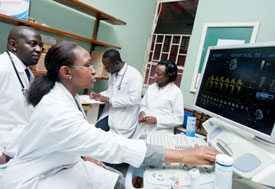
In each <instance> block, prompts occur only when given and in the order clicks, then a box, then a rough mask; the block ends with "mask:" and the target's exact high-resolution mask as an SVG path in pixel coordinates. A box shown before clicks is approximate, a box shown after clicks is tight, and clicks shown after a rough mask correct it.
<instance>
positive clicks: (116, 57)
mask: <svg viewBox="0 0 275 189" xmlns="http://www.w3.org/2000/svg"><path fill="white" fill-rule="evenodd" d="M103 58H109V60H110V63H115V62H117V61H119V62H122V60H121V58H120V54H119V52H118V51H117V50H115V49H110V50H107V51H106V52H105V53H104V54H103Z"/></svg>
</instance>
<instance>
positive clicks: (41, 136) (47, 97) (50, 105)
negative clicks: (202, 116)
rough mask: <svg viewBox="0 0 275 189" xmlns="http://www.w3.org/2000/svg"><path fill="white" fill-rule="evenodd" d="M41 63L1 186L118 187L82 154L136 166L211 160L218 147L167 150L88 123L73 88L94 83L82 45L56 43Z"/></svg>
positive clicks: (112, 175)
mask: <svg viewBox="0 0 275 189" xmlns="http://www.w3.org/2000/svg"><path fill="white" fill-rule="evenodd" d="M45 66H46V68H47V74H46V75H43V76H38V77H36V78H35V80H34V81H33V83H32V85H31V87H30V90H29V94H28V101H29V102H30V103H31V104H32V105H34V106H35V110H34V113H33V115H32V118H31V120H30V123H29V125H27V127H26V128H25V130H24V132H23V136H22V140H21V143H20V145H19V148H18V151H17V153H16V155H15V157H14V159H12V160H10V162H9V165H8V168H7V169H6V172H5V174H4V176H3V177H2V186H1V188H2V189H10V188H20V189H23V188H24V189H34V188H39V189H41V188H47V189H49V188H51V189H54V188H66V189H71V188H72V189H81V188H104V189H105V188H120V187H119V186H118V183H117V178H118V174H116V173H113V172H110V171H108V170H107V169H104V168H102V167H99V166H97V165H96V164H94V163H91V162H90V161H84V160H83V159H82V158H81V157H83V156H85V157H90V158H94V159H96V160H100V161H104V162H109V163H121V162H126V163H129V164H131V165H133V166H135V167H139V166H140V165H141V164H144V165H148V164H153V165H160V164H161V163H162V162H182V163H185V164H193V165H194V164H211V163H213V162H214V161H215V155H216V154H217V153H218V152H217V151H216V150H214V149H212V148H208V147H198V148H194V149H191V150H184V151H176V150H165V149H164V148H162V147H158V146H153V145H146V144H145V143H144V141H141V140H140V141H139V140H130V139H126V138H124V137H122V136H119V135H117V134H113V133H109V132H104V131H102V130H101V129H97V128H95V127H94V126H93V125H90V124H89V123H88V122H87V121H86V119H85V116H84V115H83V110H82V108H81V106H80V103H79V100H78V95H77V92H78V90H79V89H81V88H92V87H93V85H94V83H95V70H94V69H93V67H92V65H91V57H90V55H89V53H88V52H87V51H86V50H85V49H83V48H82V47H80V46H78V45H76V44H72V43H59V44H56V45H54V46H53V47H52V48H51V49H49V51H48V53H47V55H46V59H45ZM84 159H86V158H84Z"/></svg>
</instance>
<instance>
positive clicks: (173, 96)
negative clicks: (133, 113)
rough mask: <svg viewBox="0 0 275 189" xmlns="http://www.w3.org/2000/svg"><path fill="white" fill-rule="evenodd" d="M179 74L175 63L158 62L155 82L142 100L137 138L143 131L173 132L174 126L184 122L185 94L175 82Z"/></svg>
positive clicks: (167, 61)
mask: <svg viewBox="0 0 275 189" xmlns="http://www.w3.org/2000/svg"><path fill="white" fill-rule="evenodd" d="M177 75H178V68H177V65H176V64H175V63H173V62H171V61H169V60H162V61H161V62H159V63H158V64H157V67H156V72H155V75H154V77H155V83H154V84H152V85H150V86H149V88H148V90H147V91H146V93H145V95H144V97H143V99H142V102H141V108H140V113H139V116H138V121H139V123H140V124H139V126H138V128H137V130H136V134H135V137H136V138H138V136H139V135H140V134H143V133H170V134H173V133H174V127H176V126H178V125H181V124H182V123H183V118H184V104H183V95H182V92H181V90H180V89H179V88H178V87H177V86H176V85H175V84H174V81H175V80H176V78H177Z"/></svg>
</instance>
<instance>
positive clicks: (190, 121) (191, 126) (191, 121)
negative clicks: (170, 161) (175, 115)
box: [186, 115, 197, 137]
mask: <svg viewBox="0 0 275 189" xmlns="http://www.w3.org/2000/svg"><path fill="white" fill-rule="evenodd" d="M196 121H197V118H196V117H195V115H192V116H188V118H187V123H186V136H189V137H195V131H196Z"/></svg>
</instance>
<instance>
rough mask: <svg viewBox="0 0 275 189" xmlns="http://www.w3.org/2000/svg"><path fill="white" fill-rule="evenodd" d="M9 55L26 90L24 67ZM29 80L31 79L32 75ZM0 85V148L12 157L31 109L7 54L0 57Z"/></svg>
mask: <svg viewBox="0 0 275 189" xmlns="http://www.w3.org/2000/svg"><path fill="white" fill-rule="evenodd" d="M10 55H11V57H12V59H13V61H14V64H15V67H16V69H17V71H18V74H19V77H20V78H21V81H22V82H23V85H24V86H25V88H28V87H29V81H28V78H27V75H26V73H25V68H26V66H25V65H24V64H23V63H22V62H21V61H20V60H19V59H18V58H17V56H16V55H14V54H13V53H11V52H10ZM30 73H31V71H30ZM31 79H33V75H32V73H31ZM0 83H1V84H0V147H2V148H4V149H5V153H6V154H7V155H9V156H10V157H13V156H14V154H15V152H16V149H17V145H18V139H19V135H20V134H21V132H22V130H23V128H24V127H25V125H26V124H27V123H28V122H29V120H30V117H31V114H32V112H33V107H32V106H31V105H28V104H27V101H26V98H25V96H24V95H23V94H22V86H21V85H20V82H19V80H18V78H17V76H16V73H15V71H14V69H13V66H12V63H11V61H10V59H9V56H8V54H7V52H5V53H3V54H1V55H0Z"/></svg>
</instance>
